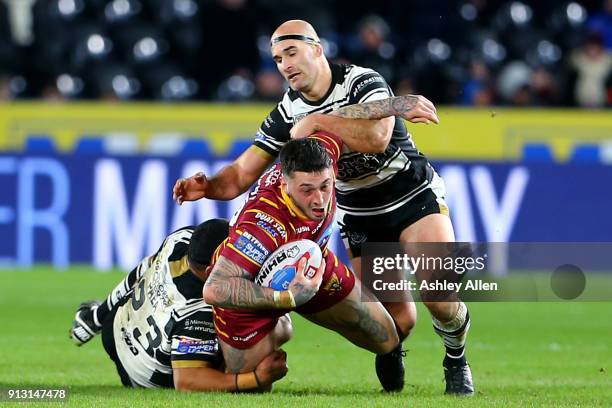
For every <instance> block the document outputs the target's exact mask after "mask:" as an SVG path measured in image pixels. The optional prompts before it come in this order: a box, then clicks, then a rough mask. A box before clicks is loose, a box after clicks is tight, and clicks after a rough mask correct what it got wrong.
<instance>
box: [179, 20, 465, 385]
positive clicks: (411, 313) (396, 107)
mask: <svg viewBox="0 0 612 408" xmlns="http://www.w3.org/2000/svg"><path fill="white" fill-rule="evenodd" d="M271 52H272V57H273V58H274V61H275V62H276V65H277V68H278V70H279V72H280V73H281V74H282V75H283V77H285V79H286V80H287V81H288V83H289V86H290V89H289V90H288V91H287V92H286V93H285V95H284V97H283V99H282V100H281V101H280V102H279V103H278V105H277V106H276V107H275V108H274V109H273V110H272V112H270V114H269V115H268V116H267V117H266V119H265V120H264V121H263V123H262V125H261V127H260V128H259V130H258V132H257V135H256V137H255V141H254V143H253V145H252V146H251V147H250V148H249V149H247V150H246V151H245V152H244V153H243V154H242V155H241V156H240V157H239V158H238V159H236V160H235V161H234V162H233V163H231V164H230V165H229V166H227V167H225V168H224V169H222V170H221V171H220V172H219V173H217V174H216V175H215V176H213V177H211V178H210V179H207V178H206V176H205V175H204V174H202V173H198V174H196V175H194V176H192V177H190V178H188V179H180V180H178V181H177V182H176V184H175V186H174V191H173V196H174V199H175V200H176V201H177V203H179V204H181V203H182V202H183V201H193V200H197V199H200V198H203V197H206V198H209V199H217V200H230V199H233V198H235V197H237V196H238V195H240V194H242V193H243V192H245V191H246V190H247V189H248V188H249V187H250V186H251V185H252V184H253V183H254V182H255V180H257V178H258V177H259V176H260V175H261V174H262V173H263V172H264V170H265V169H266V168H267V167H268V166H269V165H270V164H271V163H272V162H273V161H274V159H275V158H276V156H277V155H278V152H279V151H280V149H281V147H282V146H283V145H284V144H285V143H286V142H287V141H288V140H290V138H299V137H306V136H308V135H310V134H312V133H314V132H316V131H317V130H322V131H328V132H331V133H333V134H336V135H338V136H339V137H340V138H342V140H343V142H344V143H345V145H346V146H347V147H348V148H347V149H345V150H344V151H343V153H342V156H341V157H340V160H339V161H338V179H337V183H336V186H337V187H336V188H337V200H338V204H337V206H338V209H337V215H338V223H339V225H340V231H341V235H342V237H343V239H344V241H345V244H346V246H347V249H348V250H349V254H350V255H351V258H352V266H353V269H354V271H355V274H356V276H357V277H360V276H361V259H360V257H361V245H362V244H364V243H366V242H390V241H392V242H393V241H394V242H397V241H399V242H402V243H408V242H412V243H415V242H416V243H418V242H453V241H454V240H455V236H454V231H453V226H452V224H451V221H450V217H449V216H448V209H447V207H446V204H445V201H444V195H445V189H444V183H443V181H442V179H441V178H440V177H439V176H438V174H437V173H436V172H435V170H434V169H433V167H432V166H431V165H430V163H429V162H428V160H427V158H426V157H425V156H424V155H423V154H421V153H420V152H419V151H418V150H417V148H416V146H415V144H414V142H413V141H412V138H411V136H410V134H409V133H408V132H407V130H406V127H405V124H404V122H403V120H402V119H401V118H404V119H406V120H408V121H410V122H412V123H438V122H439V120H438V116H437V113H436V109H435V107H434V105H433V104H432V103H431V102H430V101H428V100H427V99H426V98H424V97H422V96H416V95H405V96H399V97H394V96H393V93H392V91H391V89H390V88H389V86H388V85H387V83H386V82H385V80H384V78H382V77H381V76H380V74H378V73H377V72H375V71H373V70H371V69H368V68H363V67H358V66H355V65H338V64H330V63H329V62H328V61H327V59H326V58H325V55H324V53H323V48H322V46H321V44H320V41H319V37H318V36H317V33H316V32H315V30H314V29H313V28H312V26H311V25H310V24H308V23H307V22H305V21H301V20H291V21H287V22H285V23H283V24H282V25H281V26H279V27H278V28H277V29H276V31H275V32H274V33H273V34H272V36H271ZM357 152H362V153H357ZM450 300H451V301H448V302H424V304H425V305H426V306H427V308H428V309H429V311H430V313H431V315H432V320H433V326H434V329H435V331H436V332H437V333H438V334H439V335H440V336H441V337H442V339H443V342H444V345H445V347H446V355H445V358H444V361H443V365H444V373H445V379H446V392H447V393H450V394H460V395H471V394H473V393H474V387H473V384H472V378H471V371H470V367H469V365H468V364H467V361H466V358H465V349H464V347H465V338H466V335H467V332H468V330H469V326H470V316H469V313H468V311H467V307H466V305H465V304H464V303H463V302H461V301H460V300H459V299H458V298H456V297H455V298H451V299H450ZM383 304H384V305H385V307H387V309H388V311H389V312H390V314H391V315H392V316H393V318H394V321H395V323H396V326H397V330H398V335H399V336H400V338H401V339H404V338H406V337H407V336H408V334H409V333H410V330H411V329H412V327H413V326H414V324H415V322H416V308H415V307H414V304H413V303H412V302H410V301H409V297H408V296H407V297H406V299H405V301H403V302H395V303H386V302H383ZM376 368H377V370H376V371H377V374H378V376H379V379H380V381H381V383H382V384H383V387H384V388H385V389H386V390H389V391H396V390H400V389H402V387H403V384H404V368H403V360H402V350H401V345H400V346H398V348H397V349H396V350H394V351H393V352H391V353H389V354H388V355H384V356H377V358H376Z"/></svg>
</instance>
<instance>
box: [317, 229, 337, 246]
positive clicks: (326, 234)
mask: <svg viewBox="0 0 612 408" xmlns="http://www.w3.org/2000/svg"><path fill="white" fill-rule="evenodd" d="M333 231H334V224H329V225H328V226H327V228H325V231H323V233H322V234H321V236H320V237H319V239H318V240H317V244H319V246H320V247H321V248H325V245H327V242H328V241H329V238H330V237H331V234H332V232H333Z"/></svg>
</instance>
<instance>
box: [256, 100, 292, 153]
mask: <svg viewBox="0 0 612 408" xmlns="http://www.w3.org/2000/svg"><path fill="white" fill-rule="evenodd" d="M292 126H293V123H292V122H291V121H290V120H289V117H288V115H287V112H286V110H285V108H284V107H283V104H282V102H280V103H279V104H278V105H277V106H276V108H274V109H273V110H272V112H270V113H269V114H268V116H267V117H266V119H264V121H263V122H262V123H261V126H260V127H259V130H258V131H257V134H256V135H255V140H254V141H253V144H254V145H255V146H257V147H259V148H260V149H262V150H264V151H265V152H266V153H269V154H270V155H272V156H274V157H276V156H277V155H278V153H279V152H280V150H281V148H282V147H283V146H284V144H285V143H287V142H288V141H289V131H290V130H291V127H292Z"/></svg>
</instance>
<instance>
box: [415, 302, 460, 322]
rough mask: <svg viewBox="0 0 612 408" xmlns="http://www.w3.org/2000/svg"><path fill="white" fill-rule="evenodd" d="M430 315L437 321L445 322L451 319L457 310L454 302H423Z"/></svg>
mask: <svg viewBox="0 0 612 408" xmlns="http://www.w3.org/2000/svg"><path fill="white" fill-rule="evenodd" d="M423 304H424V305H425V307H426V308H427V309H428V310H429V312H430V313H431V315H432V316H433V317H435V318H436V319H438V320H441V321H445V320H448V319H450V318H452V317H453V312H454V311H456V309H457V304H456V302H423Z"/></svg>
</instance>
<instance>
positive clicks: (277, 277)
mask: <svg viewBox="0 0 612 408" xmlns="http://www.w3.org/2000/svg"><path fill="white" fill-rule="evenodd" d="M302 257H305V258H306V261H307V264H306V270H305V272H304V275H306V277H307V278H312V277H313V276H314V274H315V273H316V272H317V270H318V269H319V266H321V259H322V258H323V254H322V253H321V248H319V245H318V244H317V243H316V242H314V241H311V240H309V239H300V240H298V241H293V242H289V243H287V244H285V245H282V246H280V247H279V248H278V249H277V250H276V251H274V252H272V254H270V256H268V258H267V259H266V261H265V262H264V263H263V265H262V266H261V269H260V270H259V273H258V274H257V276H256V277H255V283H257V284H258V285H260V286H265V287H267V288H272V289H274V290H287V288H288V287H289V285H290V284H291V281H292V280H293V278H295V273H296V270H297V265H298V262H299V261H300V259H302Z"/></svg>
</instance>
